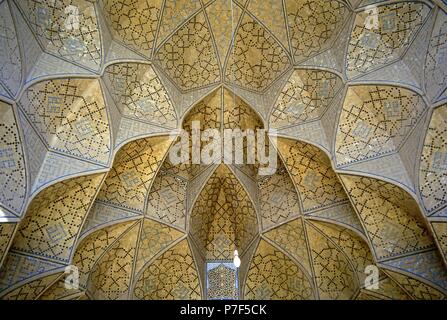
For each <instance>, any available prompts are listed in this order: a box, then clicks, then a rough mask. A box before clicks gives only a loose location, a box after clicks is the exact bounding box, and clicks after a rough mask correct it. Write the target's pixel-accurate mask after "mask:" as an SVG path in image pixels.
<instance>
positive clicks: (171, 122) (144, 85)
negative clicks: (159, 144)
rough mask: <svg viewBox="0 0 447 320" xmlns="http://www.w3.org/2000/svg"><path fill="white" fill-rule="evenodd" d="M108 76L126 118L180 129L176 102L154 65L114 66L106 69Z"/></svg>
mask: <svg viewBox="0 0 447 320" xmlns="http://www.w3.org/2000/svg"><path fill="white" fill-rule="evenodd" d="M104 77H105V79H106V81H107V83H108V84H109V85H110V89H111V90H110V91H111V93H112V97H113V99H114V100H115V102H116V103H117V105H118V108H119V109H120V111H121V112H122V114H123V115H124V116H126V117H129V118H132V119H136V120H145V121H148V122H152V123H155V124H158V125H163V126H168V127H175V126H176V114H175V111H174V107H173V105H172V102H171V100H170V99H169V95H168V93H167V91H166V90H165V89H164V87H163V84H162V83H161V81H160V79H159V78H158V77H157V74H156V73H155V72H154V69H153V68H152V67H151V66H150V65H147V64H139V63H118V64H113V65H111V66H108V67H107V68H106V70H105V74H104Z"/></svg>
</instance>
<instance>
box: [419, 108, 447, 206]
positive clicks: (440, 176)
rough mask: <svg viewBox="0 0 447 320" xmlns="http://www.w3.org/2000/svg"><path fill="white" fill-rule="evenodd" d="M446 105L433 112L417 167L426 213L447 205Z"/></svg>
mask: <svg viewBox="0 0 447 320" xmlns="http://www.w3.org/2000/svg"><path fill="white" fill-rule="evenodd" d="M446 182H447V105H443V106H441V107H438V108H436V109H435V110H434V111H433V114H432V117H431V120H430V125H429V127H428V129H427V133H426V136H425V141H424V147H423V149H422V155H421V162H420V166H419V191H420V193H421V198H422V202H423V204H424V207H425V209H426V210H427V212H428V213H432V212H434V211H436V210H437V209H439V208H441V207H442V206H444V205H445V204H446V203H447V184H446Z"/></svg>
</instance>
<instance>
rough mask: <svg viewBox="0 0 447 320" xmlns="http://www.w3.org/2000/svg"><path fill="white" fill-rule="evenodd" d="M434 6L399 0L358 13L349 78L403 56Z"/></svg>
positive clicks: (350, 57) (348, 61)
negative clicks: (374, 9)
mask: <svg viewBox="0 0 447 320" xmlns="http://www.w3.org/2000/svg"><path fill="white" fill-rule="evenodd" d="M429 11H430V8H429V7H428V6H427V5H425V4H423V3H421V2H399V3H393V4H389V5H382V6H379V7H377V10H376V11H375V12H374V11H372V12H371V10H365V11H361V12H359V13H357V15H356V17H355V22H354V27H353V29H352V33H351V39H350V42H349V47H348V56H347V59H346V73H347V75H348V77H349V78H352V77H355V76H358V75H363V74H365V73H367V72H370V71H372V70H375V69H377V68H379V67H381V66H383V65H385V64H387V63H390V62H392V61H394V60H396V59H397V58H399V57H400V56H401V55H402V53H403V52H404V51H405V49H406V48H408V46H409V45H410V43H411V41H413V39H414V37H415V35H416V34H417V32H418V31H419V29H420V28H421V26H422V25H423V23H424V21H425V18H426V17H427V15H428V13H429Z"/></svg>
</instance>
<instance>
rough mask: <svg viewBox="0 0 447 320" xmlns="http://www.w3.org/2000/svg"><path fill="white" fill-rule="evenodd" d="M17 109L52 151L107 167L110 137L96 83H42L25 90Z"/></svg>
mask: <svg viewBox="0 0 447 320" xmlns="http://www.w3.org/2000/svg"><path fill="white" fill-rule="evenodd" d="M20 106H21V107H22V109H23V110H24V112H25V114H26V116H27V117H28V119H29V120H30V122H31V123H32V124H33V126H34V127H35V128H36V130H37V132H38V133H39V135H40V136H41V137H42V138H43V139H44V140H45V141H46V143H47V145H49V147H50V148H51V149H54V150H56V151H61V152H63V153H66V154H68V155H73V156H76V157H80V158H83V159H87V160H92V161H95V162H99V163H102V164H107V162H108V160H109V151H110V148H111V146H110V133H109V124H108V119H107V113H106V107H105V103H104V99H103V96H102V91H101V87H100V85H99V81H98V80H95V79H57V80H48V81H42V82H39V83H37V84H34V85H33V86H31V87H29V88H28V89H27V90H26V92H25V93H24V95H23V96H22V98H21V99H20Z"/></svg>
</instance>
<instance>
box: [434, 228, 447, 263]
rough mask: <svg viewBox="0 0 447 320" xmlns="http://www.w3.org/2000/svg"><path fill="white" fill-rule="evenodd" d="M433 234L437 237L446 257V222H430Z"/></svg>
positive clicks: (446, 257)
mask: <svg viewBox="0 0 447 320" xmlns="http://www.w3.org/2000/svg"><path fill="white" fill-rule="evenodd" d="M431 225H432V226H433V230H434V231H435V236H436V237H437V238H438V242H439V246H440V247H441V250H442V253H443V254H444V257H445V259H447V222H432V224H431Z"/></svg>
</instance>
